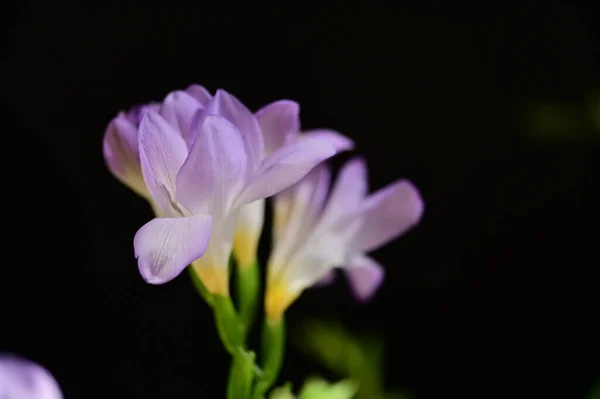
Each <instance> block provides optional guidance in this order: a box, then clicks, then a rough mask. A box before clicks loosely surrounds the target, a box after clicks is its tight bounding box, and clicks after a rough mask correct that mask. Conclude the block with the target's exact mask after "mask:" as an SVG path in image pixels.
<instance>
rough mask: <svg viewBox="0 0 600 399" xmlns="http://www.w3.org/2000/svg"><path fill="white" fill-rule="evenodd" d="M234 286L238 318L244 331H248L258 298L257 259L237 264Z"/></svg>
mask: <svg viewBox="0 0 600 399" xmlns="http://www.w3.org/2000/svg"><path fill="white" fill-rule="evenodd" d="M235 270H236V271H237V276H236V277H237V279H236V288H237V300H238V308H239V313H240V320H241V321H242V323H243V324H244V327H245V329H246V331H250V328H251V327H252V324H253V323H254V318H255V317H256V310H257V307H258V302H259V300H260V297H259V295H260V266H259V264H258V261H255V262H253V263H252V264H250V265H246V266H238V267H236V268H235Z"/></svg>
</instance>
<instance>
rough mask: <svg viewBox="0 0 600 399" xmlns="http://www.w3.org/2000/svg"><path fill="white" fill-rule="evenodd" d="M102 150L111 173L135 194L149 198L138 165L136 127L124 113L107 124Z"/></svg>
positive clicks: (140, 168)
mask: <svg viewBox="0 0 600 399" xmlns="http://www.w3.org/2000/svg"><path fill="white" fill-rule="evenodd" d="M102 149H103V153H104V160H105V161H106V166H107V167H108V169H109V170H110V171H111V173H112V174H113V175H114V176H115V177H116V178H117V179H119V180H120V181H121V182H122V183H124V184H126V185H127V186H129V187H131V189H133V190H134V191H135V192H136V193H137V194H139V195H141V196H143V197H145V198H149V196H150V195H149V194H148V190H147V189H146V185H145V184H144V178H143V176H142V167H141V165H140V155H139V152H138V132H137V126H134V125H133V124H132V123H131V122H130V121H129V120H128V119H127V116H126V115H125V114H124V113H122V112H121V113H120V114H119V115H117V117H115V118H114V119H113V120H112V121H111V122H110V123H109V125H108V127H107V128H106V132H105V133H104V142H103V145H102Z"/></svg>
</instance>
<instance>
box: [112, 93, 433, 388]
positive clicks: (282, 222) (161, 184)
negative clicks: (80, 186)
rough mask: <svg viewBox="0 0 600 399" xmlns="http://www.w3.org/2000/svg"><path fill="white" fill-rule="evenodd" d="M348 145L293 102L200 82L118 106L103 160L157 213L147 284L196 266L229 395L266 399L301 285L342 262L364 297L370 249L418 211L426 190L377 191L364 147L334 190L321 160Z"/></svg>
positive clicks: (144, 263) (143, 241)
mask: <svg viewBox="0 0 600 399" xmlns="http://www.w3.org/2000/svg"><path fill="white" fill-rule="evenodd" d="M353 148H354V143H353V141H352V140H350V139H349V138H348V137H346V136H344V135H342V134H340V133H338V132H336V131H333V130H329V129H316V130H309V131H302V130H301V128H300V107H299V105H298V104H297V103H296V102H294V101H289V100H281V101H276V102H273V103H271V104H268V105H266V106H265V107H263V108H261V109H259V110H258V111H256V112H253V111H251V110H250V109H248V108H247V107H246V106H245V105H244V104H243V103H242V102H241V101H240V100H238V99H237V98H236V97H235V96H233V95H231V94H229V93H227V92H226V91H224V90H217V91H216V92H215V93H214V95H213V94H211V93H210V92H209V91H208V90H206V89H205V88H204V87H202V86H199V85H192V86H190V87H188V88H187V89H185V90H177V91H174V92H172V93H169V94H168V95H167V96H166V97H165V98H164V100H163V101H162V102H160V103H150V104H146V105H142V106H136V107H134V108H132V109H131V110H129V112H121V113H119V114H118V115H117V116H116V117H115V118H114V119H113V120H112V121H111V122H110V124H109V125H108V128H107V130H106V134H105V138H104V157H105V160H106V164H107V166H108V168H109V169H110V171H111V172H112V173H113V175H114V176H115V177H116V178H117V179H119V180H120V181H122V182H123V183H125V184H126V185H128V186H129V187H130V188H131V189H132V190H133V191H134V192H136V193H137V194H139V195H140V196H142V197H144V198H145V199H146V200H147V201H148V202H149V203H150V205H151V207H152V209H153V210H154V213H155V218H154V219H152V220H151V221H149V222H148V223H146V224H145V225H144V226H142V227H141V228H140V229H139V230H138V232H137V233H136V235H135V237H134V240H133V245H134V251H135V256H136V258H137V261H138V267H139V271H140V274H141V276H142V277H143V278H144V280H145V281H147V282H148V283H150V284H163V283H166V282H168V281H170V280H171V279H173V278H175V277H177V276H178V275H179V274H180V273H181V272H182V271H183V270H184V269H185V268H186V267H187V266H188V265H191V272H192V277H193V279H194V281H195V283H196V286H197V287H198V290H199V292H200V293H201V294H202V295H203V297H204V298H205V299H206V301H207V303H208V304H209V305H211V307H212V308H213V310H214V313H215V318H216V324H217V328H218V331H219V333H220V337H221V339H222V341H223V343H224V346H225V348H226V349H227V350H228V351H229V352H230V354H231V355H232V356H233V357H234V363H233V366H232V371H231V375H230V386H229V388H228V390H229V391H228V392H232V389H233V391H235V392H237V393H236V394H233V397H240V398H243V397H252V398H262V397H264V395H265V394H266V392H267V391H268V389H269V388H270V387H271V386H272V384H273V383H274V382H275V379H276V377H277V374H278V372H279V369H280V367H281V362H282V358H283V342H284V338H283V316H284V313H285V312H286V310H287V309H288V307H289V306H290V305H291V304H292V303H293V302H294V301H295V300H296V299H297V298H298V297H299V296H300V294H301V293H302V292H303V291H304V290H306V289H307V288H309V287H311V286H315V285H318V284H326V283H329V282H331V281H332V279H333V277H334V274H332V273H333V272H334V269H336V268H341V269H343V270H344V272H345V273H346V275H347V277H348V279H349V281H350V285H351V287H352V289H353V291H354V294H355V296H356V297H357V298H358V299H360V300H367V299H369V298H371V297H372V295H373V294H374V292H375V291H376V290H377V288H378V287H379V286H380V285H381V283H382V281H383V277H384V270H383V268H382V267H381V265H379V264H378V263H377V262H376V261H375V260H374V259H372V258H370V257H369V256H367V253H368V252H370V251H372V250H374V249H376V248H378V247H380V246H382V245H384V244H386V243H387V242H389V241H391V240H393V239H394V238H396V237H398V236H399V235H401V234H403V233H404V232H406V231H407V230H409V229H410V228H411V227H413V226H414V225H415V224H417V223H418V221H419V220H420V218H421V215H422V213H423V203H422V200H421V197H420V195H419V192H418V190H417V189H416V188H415V187H414V186H413V184H412V183H411V182H409V181H407V180H398V181H396V182H394V183H392V184H390V185H388V186H387V187H384V188H382V189H380V190H378V191H376V192H375V193H372V194H369V193H368V183H367V168H366V164H365V161H364V160H363V159H361V158H354V159H352V160H350V161H349V162H348V163H347V164H346V165H345V166H344V167H343V168H342V170H341V171H340V173H339V175H338V177H337V180H336V182H335V184H333V186H332V189H331V190H330V189H329V186H330V179H331V171H330V169H329V168H328V166H327V165H326V163H325V161H326V160H327V159H329V158H331V157H332V156H334V155H335V154H337V153H340V152H343V151H348V150H351V149H353ZM269 197H273V209H274V215H273V230H272V232H273V242H272V250H271V253H270V256H269V259H268V261H267V263H266V266H267V267H266V287H265V294H264V299H263V298H262V297H260V292H261V290H260V286H261V278H260V275H261V270H260V267H259V262H258V259H257V247H258V242H259V237H260V235H261V232H262V229H263V224H264V219H265V218H264V212H265V199H266V198H269ZM232 260H233V261H234V263H236V264H237V267H235V268H234V269H233V270H235V271H236V273H237V278H236V281H237V285H236V287H237V296H236V298H237V301H236V302H237V303H236V304H235V305H234V303H233V301H232V300H231V298H230V275H229V274H230V267H229V266H230V264H231V261H232ZM259 303H262V304H263V306H264V312H265V315H266V317H265V323H264V327H263V341H264V342H265V344H264V346H265V347H264V348H262V349H263V359H262V362H261V367H262V368H259V367H258V366H257V365H255V364H254V356H255V355H254V353H253V352H251V351H248V350H247V348H246V345H245V339H246V336H247V334H248V331H249V329H250V328H251V326H252V323H253V320H254V318H255V315H256V311H257V307H258V304H259ZM244 370H246V371H244ZM250 370H255V371H250ZM256 370H260V372H259V373H258V374H256ZM250 374H251V375H250ZM242 375H246V376H245V377H241V376H242ZM242 380H244V381H246V382H245V383H240V381H242ZM232 386H233V387H234V388H231V387H232Z"/></svg>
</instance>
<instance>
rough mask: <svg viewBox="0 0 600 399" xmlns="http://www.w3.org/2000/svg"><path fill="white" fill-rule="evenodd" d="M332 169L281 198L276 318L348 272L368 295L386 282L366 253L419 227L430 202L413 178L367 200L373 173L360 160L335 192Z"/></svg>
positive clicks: (272, 300)
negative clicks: (333, 274)
mask: <svg viewBox="0 0 600 399" xmlns="http://www.w3.org/2000/svg"><path fill="white" fill-rule="evenodd" d="M329 180H330V171H329V169H328V167H327V166H326V165H320V166H319V167H317V168H315V169H314V170H313V171H312V172H311V173H310V174H309V175H307V176H306V177H305V178H304V179H303V180H302V181H300V182H299V183H298V184H296V185H295V186H293V187H291V188H289V189H287V190H285V191H284V192H282V193H280V194H279V195H277V196H276V197H275V204H274V205H275V209H274V211H275V214H274V218H275V223H274V231H273V233H274V234H273V235H274V248H273V251H272V253H271V256H270V258H269V262H268V275H267V292H266V301H265V308H266V309H265V310H266V313H267V317H268V318H269V319H271V320H277V319H279V318H280V317H281V315H282V314H283V312H284V311H285V310H286V309H287V307H288V306H289V305H290V304H291V303H292V302H293V301H294V300H295V299H296V298H297V297H298V296H299V295H300V293H301V292H302V291H303V290H304V289H306V288H308V287H310V286H313V285H315V284H316V283H318V282H319V281H320V280H321V279H323V278H325V277H326V276H327V275H328V273H329V272H330V271H331V270H333V269H334V268H336V267H338V268H343V269H344V270H345V271H346V272H347V274H348V277H349V279H350V282H351V285H352V287H353V289H354V291H355V293H356V294H357V296H359V297H361V298H368V297H370V296H371V295H372V294H373V293H374V292H375V290H376V289H377V288H378V287H379V285H380V284H381V282H382V280H383V275H384V272H383V269H382V267H381V266H380V265H379V264H378V263H377V262H376V261H375V260H374V259H372V258H370V257H368V256H366V253H367V252H370V251H373V250H375V249H377V248H379V247H381V246H382V245H384V244H386V243H387V242H389V241H391V240H393V239H394V238H396V237H398V236H399V235H401V234H403V233H405V232H406V231H408V230H409V229H410V228H411V227H413V226H414V225H415V224H417V223H418V221H419V220H420V218H421V215H422V213H423V202H422V200H421V197H420V194H419V192H418V190H417V189H416V188H415V187H414V186H413V184H412V183H410V182H409V181H407V180H398V181H396V182H395V183H392V184H390V185H388V186H387V187H385V188H382V189H380V190H378V191H376V192H375V193H373V194H371V195H367V191H368V188H367V170H366V165H365V163H364V162H363V161H362V160H361V159H358V158H357V159H353V160H351V161H350V162H348V163H347V164H346V165H345V166H344V167H343V168H342V170H341V171H340V174H339V177H338V178H337V182H336V184H335V186H334V187H333V189H332V191H331V193H330V194H329V196H328V195H327V194H328V191H329Z"/></svg>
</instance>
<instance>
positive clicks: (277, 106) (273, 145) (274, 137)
mask: <svg viewBox="0 0 600 399" xmlns="http://www.w3.org/2000/svg"><path fill="white" fill-rule="evenodd" d="M256 118H257V119H258V123H259V124H260V128H261V130H262V135H263V140H264V145H265V155H269V154H271V153H273V152H274V151H276V150H278V149H280V148H281V147H283V146H284V145H286V144H288V143H290V142H292V140H293V139H294V138H295V137H296V135H297V134H298V133H299V132H300V106H299V105H298V103H297V102H294V101H289V100H281V101H277V102H274V103H271V104H269V105H267V106H265V107H263V108H261V109H260V110H258V111H257V112H256Z"/></svg>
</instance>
